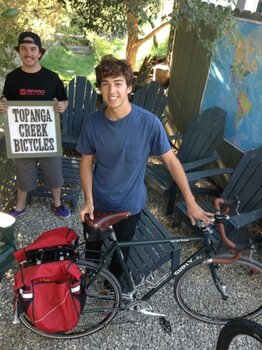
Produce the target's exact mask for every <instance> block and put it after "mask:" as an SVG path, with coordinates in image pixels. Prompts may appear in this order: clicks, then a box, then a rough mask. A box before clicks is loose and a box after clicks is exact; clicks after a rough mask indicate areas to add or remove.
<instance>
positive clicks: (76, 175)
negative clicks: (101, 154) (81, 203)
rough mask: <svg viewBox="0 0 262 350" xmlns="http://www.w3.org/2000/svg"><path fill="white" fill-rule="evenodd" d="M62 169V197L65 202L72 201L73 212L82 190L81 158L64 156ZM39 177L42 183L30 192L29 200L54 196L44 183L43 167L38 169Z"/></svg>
mask: <svg viewBox="0 0 262 350" xmlns="http://www.w3.org/2000/svg"><path fill="white" fill-rule="evenodd" d="M62 170H63V177H64V185H63V186H62V195H61V199H62V201H65V202H70V204H71V208H72V212H75V210H76V207H77V201H78V198H79V195H80V192H81V184H80V158H78V157H63V158H62ZM38 179H39V180H40V185H39V186H38V187H37V188H36V189H35V190H34V191H32V192H30V193H29V196H28V197H29V198H28V199H29V200H30V199H31V197H50V198H52V192H51V190H50V189H48V188H47V187H46V186H45V185H44V184H41V182H42V181H43V174H42V171H41V169H40V168H39V170H38Z"/></svg>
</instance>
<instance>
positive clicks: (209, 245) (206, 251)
mask: <svg viewBox="0 0 262 350" xmlns="http://www.w3.org/2000/svg"><path fill="white" fill-rule="evenodd" d="M196 241H203V242H204V244H203V246H202V247H201V248H200V249H198V250H197V251H196V252H195V253H193V254H192V255H191V256H190V257H188V258H187V259H186V260H184V261H183V262H182V263H181V264H180V265H179V266H178V267H177V268H176V269H175V270H171V271H170V272H169V273H168V274H167V275H166V276H164V278H162V280H160V281H159V282H158V283H157V284H156V285H155V286H153V287H152V288H151V289H150V291H149V292H148V293H146V294H145V295H144V296H143V297H142V298H141V300H148V299H149V298H151V297H152V295H154V294H155V293H157V292H158V291H159V290H160V289H161V288H162V287H164V285H166V284H167V283H168V282H169V281H170V280H171V279H173V278H176V276H177V275H178V274H179V273H180V272H181V271H183V270H184V269H185V268H187V267H188V266H189V265H190V264H192V263H193V262H194V261H195V260H196V259H199V258H202V257H203V255H205V256H206V257H207V259H209V258H211V257H212V252H213V251H214V247H213V242H212V240H211V238H210V233H203V236H197V237H176V238H171V239H169V238H166V239H159V240H144V241H132V242H119V241H114V240H113V241H112V244H111V245H110V247H109V248H108V249H107V250H106V252H105V253H104V254H103V256H102V259H101V260H102V262H101V264H100V265H99V267H98V271H97V274H98V273H99V271H101V270H102V269H103V268H104V267H105V266H106V265H107V263H108V262H109V260H110V258H111V256H112V255H113V253H114V252H116V254H117V257H118V260H119V263H120V265H121V267H122V270H123V274H124V276H125V278H126V281H127V284H128V286H129V288H130V290H132V289H133V288H134V286H133V282H132V280H131V277H130V274H129V270H128V267H127V263H126V261H125V260H124V257H123V254H122V248H128V247H135V246H139V245H154V244H166V243H186V242H192V243H193V242H196ZM210 272H211V275H212V278H213V281H214V284H215V286H216V288H217V289H218V291H219V293H220V294H221V295H222V297H223V298H224V297H225V295H224V293H223V291H222V290H221V288H219V286H220V279H219V277H218V276H217V274H216V270H215V267H214V265H213V264H210Z"/></svg>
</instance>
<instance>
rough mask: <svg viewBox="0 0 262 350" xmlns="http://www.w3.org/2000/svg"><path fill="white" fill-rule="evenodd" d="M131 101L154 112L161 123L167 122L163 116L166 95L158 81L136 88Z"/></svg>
mask: <svg viewBox="0 0 262 350" xmlns="http://www.w3.org/2000/svg"><path fill="white" fill-rule="evenodd" d="M131 102H132V103H134V104H136V105H138V106H140V107H143V108H145V109H147V110H148V111H150V112H152V113H154V114H155V115H156V116H158V118H159V119H160V120H161V122H162V124H163V125H164V124H165V123H166V122H167V119H166V117H165V116H164V111H165V108H166V104H167V97H166V95H165V90H164V88H163V86H162V85H161V84H160V83H159V82H158V81H151V82H150V83H148V84H146V85H144V86H143V87H142V88H141V89H139V90H137V91H136V92H135V94H134V95H133V96H132V98H131Z"/></svg>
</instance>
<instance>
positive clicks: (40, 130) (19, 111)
mask: <svg viewBox="0 0 262 350" xmlns="http://www.w3.org/2000/svg"><path fill="white" fill-rule="evenodd" d="M5 129H6V148H7V156H8V157H9V158H19V157H21V158H22V157H23V158H25V157H26V158H30V157H48V156H49V157H50V156H61V155H62V146H61V132H60V119H59V114H58V113H55V111H54V108H53V102H48V101H47V102H46V101H41V102H39V101H38V102H36V101H34V102H32V101H30V102H24V101H23V102H21V101H12V102H10V101H9V102H8V110H7V120H6V123H5Z"/></svg>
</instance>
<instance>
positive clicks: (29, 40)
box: [18, 32, 42, 50]
mask: <svg viewBox="0 0 262 350" xmlns="http://www.w3.org/2000/svg"><path fill="white" fill-rule="evenodd" d="M25 38H26V39H25ZM23 43H25V44H35V45H37V46H38V47H39V49H40V50H41V48H42V44H41V39H40V37H39V35H37V34H35V33H33V32H23V33H21V34H20V35H19V37H18V46H19V45H20V44H23Z"/></svg>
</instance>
